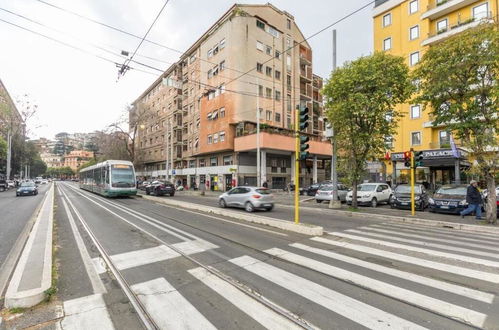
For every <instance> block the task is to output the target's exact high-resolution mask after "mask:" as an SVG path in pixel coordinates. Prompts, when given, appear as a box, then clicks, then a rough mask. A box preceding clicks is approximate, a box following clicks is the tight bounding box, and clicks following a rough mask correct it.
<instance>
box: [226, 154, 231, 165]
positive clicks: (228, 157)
mask: <svg viewBox="0 0 499 330" xmlns="http://www.w3.org/2000/svg"><path fill="white" fill-rule="evenodd" d="M224 165H232V155H230V156H224Z"/></svg>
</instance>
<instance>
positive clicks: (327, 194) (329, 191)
mask: <svg viewBox="0 0 499 330" xmlns="http://www.w3.org/2000/svg"><path fill="white" fill-rule="evenodd" d="M333 187H334V186H333V185H332V184H329V185H321V186H320V187H319V190H317V193H316V194H315V201H316V202H317V203H322V202H323V201H330V200H331V199H332V198H333ZM347 194H348V188H347V186H345V185H342V184H341V183H340V184H338V200H339V201H342V202H345V201H346V198H347Z"/></svg>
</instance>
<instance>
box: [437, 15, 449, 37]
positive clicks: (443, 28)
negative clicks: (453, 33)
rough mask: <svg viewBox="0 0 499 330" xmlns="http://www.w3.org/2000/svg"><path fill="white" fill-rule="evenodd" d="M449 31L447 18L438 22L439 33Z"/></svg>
mask: <svg viewBox="0 0 499 330" xmlns="http://www.w3.org/2000/svg"><path fill="white" fill-rule="evenodd" d="M444 31H447V18H446V19H443V20H441V21H438V22H437V33H438V32H444Z"/></svg>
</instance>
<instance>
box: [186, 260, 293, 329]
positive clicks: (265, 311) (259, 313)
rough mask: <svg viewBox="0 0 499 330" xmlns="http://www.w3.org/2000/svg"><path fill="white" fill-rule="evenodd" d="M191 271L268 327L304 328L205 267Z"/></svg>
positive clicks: (190, 271)
mask: <svg viewBox="0 0 499 330" xmlns="http://www.w3.org/2000/svg"><path fill="white" fill-rule="evenodd" d="M189 273H191V274H192V275H193V276H194V277H196V278H197V279H198V280H200V281H201V282H202V283H204V284H205V285H206V286H208V287H209V288H210V289H212V290H213V291H215V292H216V293H218V294H219V295H221V296H222V297H224V298H225V299H227V300H228V301H229V302H231V303H232V304H233V305H235V306H236V307H237V308H239V309H240V310H241V311H243V312H244V313H246V314H248V315H249V316H250V317H252V318H253V319H254V320H255V321H257V322H258V323H260V324H261V325H262V326H264V327H265V328H267V329H282V330H286V329H302V328H301V327H299V326H298V325H297V324H295V323H293V322H291V321H290V320H288V319H287V318H285V317H284V316H282V315H280V314H278V313H276V312H274V311H273V310H271V309H270V308H268V307H267V306H265V305H263V304H261V303H260V302H258V301H256V300H255V299H253V298H251V297H249V296H248V295H246V294H244V293H243V292H241V291H240V290H238V289H237V288H235V287H234V286H232V285H230V284H229V283H227V282H225V281H223V280H221V279H220V278H218V277H217V276H215V275H213V274H211V273H210V272H209V271H207V270H206V269H204V268H201V267H198V268H194V269H190V270H189Z"/></svg>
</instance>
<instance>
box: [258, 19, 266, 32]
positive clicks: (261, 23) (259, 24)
mask: <svg viewBox="0 0 499 330" xmlns="http://www.w3.org/2000/svg"><path fill="white" fill-rule="evenodd" d="M256 26H257V27H259V28H260V29H262V30H265V23H263V22H262V21H260V20H256Z"/></svg>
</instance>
